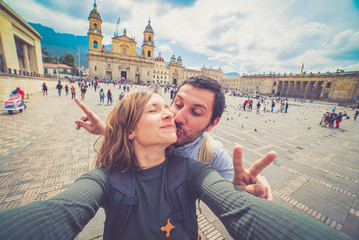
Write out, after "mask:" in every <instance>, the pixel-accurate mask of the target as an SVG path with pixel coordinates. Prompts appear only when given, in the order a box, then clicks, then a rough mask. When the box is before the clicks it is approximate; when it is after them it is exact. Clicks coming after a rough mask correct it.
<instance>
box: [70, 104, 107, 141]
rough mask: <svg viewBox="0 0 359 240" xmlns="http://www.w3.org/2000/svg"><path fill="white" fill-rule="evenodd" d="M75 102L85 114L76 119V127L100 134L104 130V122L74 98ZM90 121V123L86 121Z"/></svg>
mask: <svg viewBox="0 0 359 240" xmlns="http://www.w3.org/2000/svg"><path fill="white" fill-rule="evenodd" d="M75 102H76V103H77V105H78V106H79V107H80V108H81V109H82V111H83V112H84V113H85V114H86V115H83V116H82V117H81V118H80V120H76V121H75V123H76V124H77V126H76V129H80V128H81V127H82V128H84V129H85V130H86V131H88V132H89V133H92V134H95V135H101V134H103V133H104V132H105V129H106V124H105V123H104V122H103V121H102V120H101V119H100V118H99V117H98V116H97V115H96V114H94V113H93V112H91V110H90V109H88V108H87V107H86V106H85V105H84V104H83V103H82V102H81V101H80V100H78V99H77V98H75ZM87 122H90V123H87Z"/></svg>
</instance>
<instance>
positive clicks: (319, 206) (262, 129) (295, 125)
mask: <svg viewBox="0 0 359 240" xmlns="http://www.w3.org/2000/svg"><path fill="white" fill-rule="evenodd" d="M65 84H66V83H65ZM75 87H76V89H77V92H79V88H78V86H77V84H75ZM101 87H102V88H104V91H105V92H107V90H108V89H111V91H112V92H113V99H114V103H113V104H112V105H110V106H108V105H107V104H102V105H100V104H99V96H98V90H97V92H94V89H93V88H89V90H88V91H87V94H86V96H85V99H84V100H83V102H84V103H85V104H86V105H88V106H89V107H90V108H91V109H92V110H93V111H94V112H96V113H97V114H98V115H99V116H100V117H101V118H102V119H105V118H106V116H107V114H108V112H109V111H110V110H111V109H112V107H113V106H114V105H115V103H116V102H117V101H116V100H117V99H118V96H119V94H120V92H121V90H120V89H118V86H115V87H114V86H113V85H105V84H102V85H101ZM137 88H139V87H135V86H134V87H131V88H130V91H132V90H134V89H137ZM77 95H78V97H80V96H79V93H78V94H77ZM164 96H165V98H166V100H167V101H168V102H170V100H169V95H168V94H167V93H166V94H164ZM244 100H245V99H244V98H240V97H228V96H227V98H226V101H227V109H226V112H225V113H224V114H223V116H222V119H221V121H220V123H219V124H218V126H216V127H215V128H214V129H213V130H212V131H211V133H212V136H214V138H215V139H217V140H220V141H221V142H222V143H223V145H224V147H225V149H226V150H227V151H228V152H229V153H230V155H231V154H232V149H233V147H234V145H235V144H240V145H242V146H243V154H244V163H245V167H249V166H250V165H251V164H252V163H253V162H254V161H256V160H258V159H259V158H261V157H262V156H263V155H264V154H265V153H267V152H268V151H271V150H274V151H276V152H277V153H278V158H277V159H276V160H275V162H274V163H273V164H271V165H270V166H269V167H268V168H267V169H265V170H264V171H263V173H262V175H264V176H266V177H267V179H268V181H269V182H270V185H271V187H272V189H273V195H274V201H275V202H277V203H279V204H282V205H283V206H285V207H289V208H293V209H295V210H296V211H298V212H300V213H303V214H307V215H308V216H311V217H313V218H315V219H317V220H318V221H322V222H323V223H325V224H327V225H328V226H330V227H332V228H334V229H336V230H338V231H340V232H342V233H343V234H346V235H347V236H350V237H351V238H353V239H359V230H358V226H359V201H358V197H357V195H358V190H359V184H358V180H359V167H358V162H359V157H358V156H359V154H358V153H359V119H358V120H357V121H353V115H354V111H353V110H352V109H349V108H342V107H337V111H338V112H339V111H343V110H345V111H346V112H347V113H348V114H349V116H350V117H351V119H349V120H343V122H342V123H341V128H340V129H331V128H323V127H321V126H320V125H319V121H320V119H321V116H322V113H323V111H324V110H330V111H331V108H332V107H333V106H334V105H333V104H329V103H318V102H315V103H299V102H296V101H294V99H290V106H289V109H288V113H287V114H285V113H277V109H278V105H279V104H276V106H277V107H276V108H275V112H273V113H271V112H266V113H263V112H262V113H261V114H260V115H257V114H256V113H255V111H252V112H243V111H240V110H238V105H239V104H241V103H243V102H244ZM25 103H26V104H27V109H26V110H25V111H24V112H23V113H15V114H12V115H9V114H8V113H7V112H0V122H1V124H0V211H1V210H4V209H9V208H14V207H17V206H21V205H24V204H28V203H30V202H33V201H39V200H45V199H48V198H51V197H52V196H54V195H56V194H58V193H59V192H61V191H64V190H65V189H66V188H68V187H69V186H70V185H71V184H72V183H73V182H74V180H75V179H76V178H78V177H79V176H80V175H82V174H83V173H85V172H86V171H88V170H89V169H91V168H93V167H94V166H93V164H94V158H95V151H94V150H93V144H94V142H95V141H96V140H97V138H98V137H97V136H94V135H91V134H89V133H87V132H85V131H84V130H79V131H76V130H75V124H74V120H76V119H78V118H79V117H80V116H81V115H82V112H81V110H80V109H79V108H78V107H77V105H76V104H75V103H74V101H73V100H72V99H71V94H69V95H67V96H66V95H65V93H64V92H63V93H62V96H61V97H60V96H58V94H57V91H56V90H55V89H50V90H49V95H47V96H43V95H42V93H36V94H33V95H30V98H29V99H27V100H26V101H25ZM201 206H202V209H203V212H202V213H199V212H198V222H199V228H200V231H201V236H202V238H203V239H232V238H231V237H230V235H229V234H228V232H227V231H226V230H225V228H224V227H223V225H222V224H221V223H220V222H219V220H218V219H217V218H216V217H215V215H214V214H213V213H212V212H211V211H210V210H209V209H208V207H206V206H205V205H204V204H203V203H201ZM104 219H105V214H104V212H103V210H100V211H99V212H98V214H97V215H96V216H95V218H94V219H93V220H91V221H90V223H89V224H88V225H87V226H86V227H85V229H84V230H83V231H82V232H81V233H80V234H79V236H78V237H77V239H102V233H103V222H104Z"/></svg>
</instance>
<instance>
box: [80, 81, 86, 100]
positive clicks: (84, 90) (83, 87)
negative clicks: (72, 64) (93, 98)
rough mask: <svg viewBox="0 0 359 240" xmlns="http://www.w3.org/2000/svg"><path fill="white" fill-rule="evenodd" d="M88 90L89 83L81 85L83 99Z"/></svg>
mask: <svg viewBox="0 0 359 240" xmlns="http://www.w3.org/2000/svg"><path fill="white" fill-rule="evenodd" d="M86 91H87V85H86V84H82V86H81V99H82V100H84V99H85V95H86Z"/></svg>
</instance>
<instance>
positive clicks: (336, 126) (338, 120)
mask: <svg viewBox="0 0 359 240" xmlns="http://www.w3.org/2000/svg"><path fill="white" fill-rule="evenodd" d="M342 119H343V115H342V113H341V112H340V113H339V114H338V115H337V116H336V118H335V128H339V125H340V123H341V122H342Z"/></svg>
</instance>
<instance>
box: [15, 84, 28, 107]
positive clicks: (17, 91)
mask: <svg viewBox="0 0 359 240" xmlns="http://www.w3.org/2000/svg"><path fill="white" fill-rule="evenodd" d="M12 94H20V95H21V101H22V104H24V106H25V108H26V105H25V103H24V96H25V92H24V90H22V89H20V87H16V89H15V90H14V91H12Z"/></svg>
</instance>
